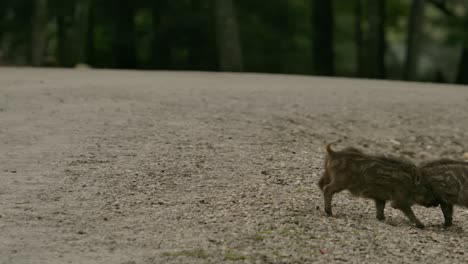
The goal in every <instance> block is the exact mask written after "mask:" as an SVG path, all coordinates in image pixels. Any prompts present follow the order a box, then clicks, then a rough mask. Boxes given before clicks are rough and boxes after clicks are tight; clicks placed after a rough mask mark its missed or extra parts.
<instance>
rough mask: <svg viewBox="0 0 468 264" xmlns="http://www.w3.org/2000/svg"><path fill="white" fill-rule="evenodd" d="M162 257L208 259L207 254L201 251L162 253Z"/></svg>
mask: <svg viewBox="0 0 468 264" xmlns="http://www.w3.org/2000/svg"><path fill="white" fill-rule="evenodd" d="M162 255H163V256H165V257H192V258H200V259H206V258H208V253H206V252H205V251H204V250H203V249H192V250H179V251H172V252H163V253H162Z"/></svg>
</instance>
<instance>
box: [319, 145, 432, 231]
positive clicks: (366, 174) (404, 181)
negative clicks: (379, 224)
mask: <svg viewBox="0 0 468 264" xmlns="http://www.w3.org/2000/svg"><path fill="white" fill-rule="evenodd" d="M332 144H333V143H330V144H328V145H327V147H326V150H327V155H326V157H325V171H324V174H323V176H322V177H321V179H320V180H319V183H318V184H319V187H320V189H321V190H322V192H323V195H324V201H325V212H326V213H327V214H328V215H329V216H331V215H332V206H331V202H332V197H333V195H334V194H335V193H338V192H340V191H343V190H348V191H349V192H350V193H351V194H352V195H354V196H359V197H364V198H370V199H373V200H374V201H375V207H376V211H377V212H376V217H377V219H379V220H384V219H385V216H384V208H385V203H386V201H391V202H392V203H391V205H392V207H394V208H397V209H400V210H401V211H402V212H403V213H404V214H405V215H406V216H407V217H408V218H409V220H410V221H411V222H413V223H414V224H415V225H416V227H418V228H424V225H423V224H422V223H421V221H419V219H418V218H417V217H416V216H415V215H414V213H413V210H412V209H411V205H413V204H415V203H416V204H420V205H423V206H426V207H430V206H437V205H438V204H437V201H436V199H435V197H434V196H433V195H432V193H431V191H430V188H429V187H428V186H427V183H426V182H425V181H424V179H423V178H422V177H421V175H420V173H419V170H418V167H417V166H416V165H414V164H413V163H411V162H409V161H406V160H403V159H398V158H393V157H387V156H371V155H367V154H365V153H364V152H362V151H360V150H358V149H356V148H346V149H343V150H341V151H334V150H332V149H331V145H332Z"/></svg>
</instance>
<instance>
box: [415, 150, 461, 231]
mask: <svg viewBox="0 0 468 264" xmlns="http://www.w3.org/2000/svg"><path fill="white" fill-rule="evenodd" d="M420 170H421V174H422V175H423V177H424V178H425V179H427V181H428V183H429V184H430V187H431V188H432V190H433V193H434V196H435V197H436V199H437V201H438V202H439V203H440V207H441V209H442V213H443V214H444V220H445V226H446V227H448V226H451V225H452V220H453V206H454V205H460V206H464V207H468V162H465V161H461V160H451V159H439V160H434V161H430V162H426V163H424V164H421V165H420Z"/></svg>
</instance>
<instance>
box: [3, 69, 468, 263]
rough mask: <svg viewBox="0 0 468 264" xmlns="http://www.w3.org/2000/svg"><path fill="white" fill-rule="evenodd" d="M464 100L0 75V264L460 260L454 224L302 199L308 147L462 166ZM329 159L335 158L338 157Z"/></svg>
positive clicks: (382, 85) (313, 175)
mask: <svg viewBox="0 0 468 264" xmlns="http://www.w3.org/2000/svg"><path fill="white" fill-rule="evenodd" d="M467 110H468V87H461V86H442V85H427V84H426V85H421V84H409V83H402V82H379V81H356V80H350V79H321V78H310V77H301V76H286V75H255V74H221V73H169V72H157V73H155V72H130V71H89V70H45V69H13V68H0V179H1V185H0V234H1V239H0V263H126V264H130V263H220V262H226V263H306V262H311V261H317V262H321V263H328V262H329V261H337V262H338V261H346V260H348V261H351V262H353V263H365V262H369V263H375V262H382V263H401V262H415V261H423V260H424V261H426V262H433V263H453V262H454V261H465V262H466V261H468V251H466V245H467V244H468V236H467V233H466V232H468V220H467V216H468V213H467V211H465V210H463V209H460V208H458V209H457V210H456V213H455V226H454V227H452V228H451V229H449V230H443V229H442V228H441V223H442V214H441V212H440V211H439V210H438V209H426V208H421V207H415V211H416V213H417V215H418V216H419V217H420V218H421V220H422V221H423V222H424V223H425V224H426V225H427V226H428V228H427V229H426V230H422V231H421V230H417V229H415V228H413V227H412V226H411V225H410V224H409V222H408V221H407V219H406V218H405V217H404V216H403V215H402V214H401V213H400V212H399V211H397V210H394V209H392V208H390V207H389V208H387V209H386V214H387V220H386V221H385V223H380V222H378V221H376V220H375V219H374V209H373V204H372V202H370V201H367V200H362V199H356V198H350V196H349V195H348V194H346V193H343V194H340V195H337V196H336V198H335V199H334V204H335V209H334V210H335V212H336V217H333V218H327V217H325V214H324V212H323V206H322V204H323V201H322V196H321V193H320V191H319V190H318V188H317V187H316V181H317V179H318V177H319V174H320V173H321V166H322V155H323V144H324V142H326V141H331V140H335V139H337V138H345V139H346V141H345V142H346V145H354V146H359V147H361V148H363V149H365V150H366V151H368V152H371V153H392V154H396V155H403V156H406V157H410V158H412V159H414V160H415V161H421V160H425V159H429V158H434V157H439V156H444V157H457V158H460V157H461V155H462V154H463V153H464V152H466V151H468V142H467V138H468V118H467ZM343 145H344V144H343Z"/></svg>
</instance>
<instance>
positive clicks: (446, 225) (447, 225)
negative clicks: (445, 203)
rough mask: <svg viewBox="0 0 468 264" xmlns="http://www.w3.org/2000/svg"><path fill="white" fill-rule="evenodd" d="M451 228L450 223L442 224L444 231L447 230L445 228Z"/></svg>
mask: <svg viewBox="0 0 468 264" xmlns="http://www.w3.org/2000/svg"><path fill="white" fill-rule="evenodd" d="M451 226H452V222H449V223H445V224H444V228H445V229H447V228H449V227H451Z"/></svg>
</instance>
